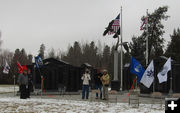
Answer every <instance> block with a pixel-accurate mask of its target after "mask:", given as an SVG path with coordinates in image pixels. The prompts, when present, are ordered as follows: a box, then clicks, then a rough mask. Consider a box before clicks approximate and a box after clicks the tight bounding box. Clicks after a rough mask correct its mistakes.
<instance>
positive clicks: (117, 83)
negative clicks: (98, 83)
mask: <svg viewBox="0 0 180 113" xmlns="http://www.w3.org/2000/svg"><path fill="white" fill-rule="evenodd" d="M111 90H116V91H119V90H120V81H119V80H112V81H111Z"/></svg>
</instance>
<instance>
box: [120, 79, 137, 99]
mask: <svg viewBox="0 0 180 113" xmlns="http://www.w3.org/2000/svg"><path fill="white" fill-rule="evenodd" d="M136 79H137V78H135V79H134V80H133V84H132V86H131V89H130V90H129V93H128V96H127V97H126V98H124V99H123V102H125V101H126V100H127V98H128V97H129V95H130V93H131V90H132V89H133V88H134V83H135V81H136Z"/></svg>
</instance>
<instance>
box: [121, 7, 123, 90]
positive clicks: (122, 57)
mask: <svg viewBox="0 0 180 113" xmlns="http://www.w3.org/2000/svg"><path fill="white" fill-rule="evenodd" d="M120 27H121V29H120V30H121V32H120V35H121V86H120V89H121V91H122V90H123V51H122V46H123V44H122V43H123V39H122V38H123V36H122V6H121V26H120Z"/></svg>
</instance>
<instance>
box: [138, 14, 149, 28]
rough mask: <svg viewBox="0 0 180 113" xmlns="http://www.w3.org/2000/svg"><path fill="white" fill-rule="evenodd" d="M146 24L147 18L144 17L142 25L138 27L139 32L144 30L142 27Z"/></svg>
mask: <svg viewBox="0 0 180 113" xmlns="http://www.w3.org/2000/svg"><path fill="white" fill-rule="evenodd" d="M147 23H148V17H145V18H144V20H143V23H142V25H141V27H140V30H144V26H145V25H146V24H147Z"/></svg>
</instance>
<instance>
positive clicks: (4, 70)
mask: <svg viewBox="0 0 180 113" xmlns="http://www.w3.org/2000/svg"><path fill="white" fill-rule="evenodd" d="M9 70H10V67H9V65H8V63H7V61H5V66H4V69H3V73H4V74H8V73H9Z"/></svg>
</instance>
